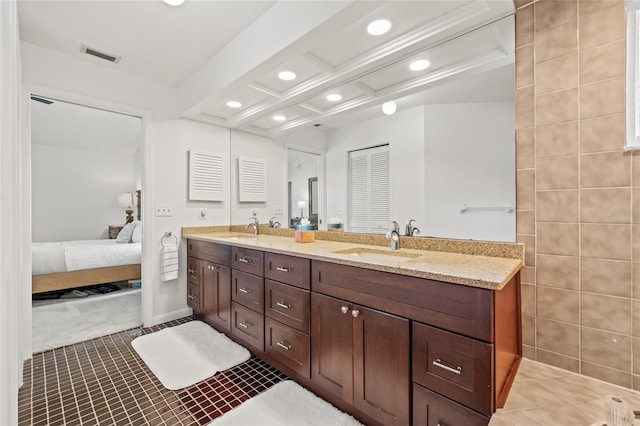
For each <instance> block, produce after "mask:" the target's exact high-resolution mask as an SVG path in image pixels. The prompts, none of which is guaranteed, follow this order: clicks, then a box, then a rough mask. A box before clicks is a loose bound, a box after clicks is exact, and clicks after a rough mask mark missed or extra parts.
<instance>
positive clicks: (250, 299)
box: [231, 269, 264, 314]
mask: <svg viewBox="0 0 640 426" xmlns="http://www.w3.org/2000/svg"><path fill="white" fill-rule="evenodd" d="M231 298H232V299H233V301H234V302H237V303H239V304H241V305H244V306H246V307H247V308H250V309H253V310H254V311H256V312H260V313H261V314H264V278H262V277H258V276H257V275H251V274H247V273H246V272H241V271H236V270H235V269H234V270H233V271H232V272H231Z"/></svg>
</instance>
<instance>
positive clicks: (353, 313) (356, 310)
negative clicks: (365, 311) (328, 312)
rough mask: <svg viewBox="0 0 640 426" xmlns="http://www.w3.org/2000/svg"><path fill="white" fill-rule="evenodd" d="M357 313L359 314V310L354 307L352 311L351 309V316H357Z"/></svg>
mask: <svg viewBox="0 0 640 426" xmlns="http://www.w3.org/2000/svg"><path fill="white" fill-rule="evenodd" d="M358 315H360V311H359V310H358V309H354V310H353V311H351V316H352V317H354V318H358Z"/></svg>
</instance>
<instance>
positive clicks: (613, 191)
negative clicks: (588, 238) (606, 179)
mask: <svg viewBox="0 0 640 426" xmlns="http://www.w3.org/2000/svg"><path fill="white" fill-rule="evenodd" d="M630 213H631V189H630V188H601V189H582V190H580V221H581V222H582V223H585V222H590V223H631V214H630Z"/></svg>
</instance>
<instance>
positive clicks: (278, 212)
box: [273, 206, 284, 216]
mask: <svg viewBox="0 0 640 426" xmlns="http://www.w3.org/2000/svg"><path fill="white" fill-rule="evenodd" d="M273 215H274V216H282V215H284V207H282V206H276V207H275V208H274V209H273Z"/></svg>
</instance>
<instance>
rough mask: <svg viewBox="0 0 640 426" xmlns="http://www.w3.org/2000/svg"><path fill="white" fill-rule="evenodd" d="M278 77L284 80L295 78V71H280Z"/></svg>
mask: <svg viewBox="0 0 640 426" xmlns="http://www.w3.org/2000/svg"><path fill="white" fill-rule="evenodd" d="M278 78H279V79H280V80H284V81H291V80H295V79H296V73H295V72H293V71H280V72H279V73H278Z"/></svg>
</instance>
